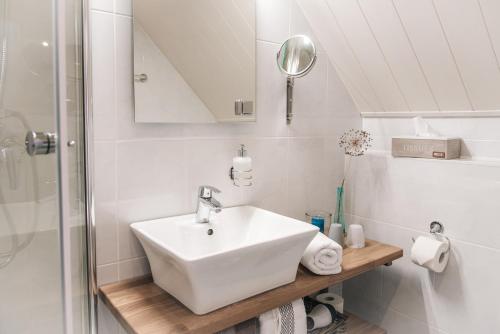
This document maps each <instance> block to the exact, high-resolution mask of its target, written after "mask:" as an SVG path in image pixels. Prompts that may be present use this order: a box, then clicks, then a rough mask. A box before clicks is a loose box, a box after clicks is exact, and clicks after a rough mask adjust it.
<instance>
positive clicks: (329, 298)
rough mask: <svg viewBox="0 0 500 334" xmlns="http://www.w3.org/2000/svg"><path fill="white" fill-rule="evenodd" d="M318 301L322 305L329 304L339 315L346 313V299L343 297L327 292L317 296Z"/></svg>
mask: <svg viewBox="0 0 500 334" xmlns="http://www.w3.org/2000/svg"><path fill="white" fill-rule="evenodd" d="M316 300H317V301H318V302H320V303H322V304H328V305H331V306H333V308H334V309H335V311H337V312H339V313H344V298H342V297H341V296H339V295H337V294H335V293H331V292H327V293H322V294H319V295H317V296H316Z"/></svg>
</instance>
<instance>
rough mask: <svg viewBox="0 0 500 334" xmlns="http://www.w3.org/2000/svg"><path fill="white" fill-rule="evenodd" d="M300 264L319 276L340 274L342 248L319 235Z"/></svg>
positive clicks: (308, 247)
mask: <svg viewBox="0 0 500 334" xmlns="http://www.w3.org/2000/svg"><path fill="white" fill-rule="evenodd" d="M300 263H302V265H303V266H305V267H306V268H307V269H309V270H310V271H312V272H313V273H315V274H318V275H333V274H338V273H340V272H341V271H342V267H341V264H342V246H340V245H339V244H338V243H336V242H335V241H333V240H332V239H330V238H328V237H327V236H325V235H324V234H323V233H318V234H316V236H315V237H314V239H313V240H312V241H311V243H310V244H309V246H307V248H306V250H305V252H304V255H302V259H301V260H300Z"/></svg>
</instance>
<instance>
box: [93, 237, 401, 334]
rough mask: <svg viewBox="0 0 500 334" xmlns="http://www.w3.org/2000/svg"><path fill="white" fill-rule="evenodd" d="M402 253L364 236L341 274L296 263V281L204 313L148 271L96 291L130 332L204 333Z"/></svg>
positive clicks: (347, 256) (350, 251)
mask: <svg viewBox="0 0 500 334" xmlns="http://www.w3.org/2000/svg"><path fill="white" fill-rule="evenodd" d="M402 256H403V250H402V249H400V248H398V247H394V246H390V245H386V244H382V243H379V242H376V241H372V240H367V246H366V247H365V248H362V249H351V248H347V249H345V250H344V258H343V264H342V272H341V273H340V274H337V275H330V276H318V275H315V274H313V273H311V272H310V271H309V270H307V269H305V268H304V267H302V266H300V267H299V270H298V272H297V279H296V280H295V282H293V283H290V284H287V285H284V286H281V287H279V288H276V289H273V290H270V291H267V292H264V293H261V294H259V295H256V296H253V297H250V298H247V299H245V300H242V301H239V302H237V303H234V304H232V305H228V306H226V307H223V308H221V309H218V310H216V311H213V312H211V313H208V314H205V315H195V314H194V313H192V312H191V311H190V310H189V309H187V308H186V307H185V306H184V305H182V304H181V303H180V302H178V301H177V300H176V299H175V298H174V297H172V296H170V295H169V294H168V293H166V292H165V291H164V290H162V289H161V288H159V287H158V286H157V285H156V284H154V283H153V281H152V279H151V277H145V278H140V279H133V280H128V281H123V282H117V283H112V284H108V285H105V286H102V287H101V288H100V289H99V295H100V297H101V298H102V300H103V301H104V303H105V304H106V305H107V306H108V307H109V309H110V310H111V311H112V312H113V314H114V315H115V317H116V318H117V319H118V320H119V321H120V323H121V324H122V325H123V327H124V328H125V329H126V330H127V331H128V332H129V333H132V334H184V333H192V334H208V333H214V332H217V331H220V330H223V329H225V328H228V327H231V326H233V325H235V324H237V323H240V322H242V321H245V320H248V319H251V318H253V317H256V316H258V315H259V314H261V313H263V312H266V311H268V310H271V309H273V308H275V307H278V306H280V305H283V304H286V303H288V302H290V301H293V300H295V299H298V298H301V297H304V296H307V295H310V294H312V293H314V292H317V291H319V290H321V289H325V288H327V287H329V286H330V285H334V284H337V283H340V282H343V281H345V280H348V279H350V278H353V277H355V276H358V275H360V274H362V273H364V272H367V271H370V270H372V269H375V268H376V267H378V266H381V265H384V264H388V263H391V262H392V261H394V260H397V259H398V258H400V257H402ZM374 333H380V332H376V331H374ZM382 333H383V331H382Z"/></svg>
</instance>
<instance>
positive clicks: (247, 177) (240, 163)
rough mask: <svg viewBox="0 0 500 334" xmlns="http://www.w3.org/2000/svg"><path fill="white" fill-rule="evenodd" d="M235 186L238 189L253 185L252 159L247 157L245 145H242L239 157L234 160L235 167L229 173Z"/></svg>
mask: <svg viewBox="0 0 500 334" xmlns="http://www.w3.org/2000/svg"><path fill="white" fill-rule="evenodd" d="M229 176H230V178H231V180H233V184H234V185H235V186H237V187H249V186H251V185H252V158H250V157H248V156H247V150H246V149H245V145H243V144H242V145H241V147H240V149H239V150H238V155H237V156H236V157H234V158H233V166H232V167H231V170H230V172H229Z"/></svg>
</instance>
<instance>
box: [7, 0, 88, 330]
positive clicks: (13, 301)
mask: <svg viewBox="0 0 500 334" xmlns="http://www.w3.org/2000/svg"><path fill="white" fill-rule="evenodd" d="M62 3H64V5H61V4H62ZM80 17H81V8H80V1H62V0H61V1H58V0H0V43H1V44H0V333H16V334H23V333H37V334H43V333H50V334H54V333H55V334H57V333H65V332H66V333H87V332H88V305H87V303H88V298H87V297H88V294H87V278H86V277H87V275H86V240H85V204H84V203H85V197H84V196H85V195H84V165H83V153H82V152H83V138H84V137H83V136H84V132H83V111H82V110H83V109H82V82H81V80H82V75H81V73H82V69H81V64H82V61H81V40H82V39H81V20H80ZM26 139H30V140H28V141H29V144H31V146H29V145H27V143H26ZM27 146H28V147H27Z"/></svg>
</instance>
